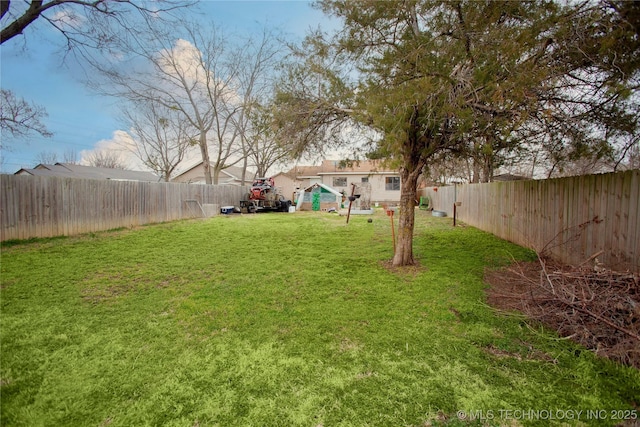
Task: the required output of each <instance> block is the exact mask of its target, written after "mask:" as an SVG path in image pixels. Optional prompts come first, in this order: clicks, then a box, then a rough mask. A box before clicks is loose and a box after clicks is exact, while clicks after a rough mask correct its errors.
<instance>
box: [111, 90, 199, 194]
mask: <svg viewBox="0 0 640 427" xmlns="http://www.w3.org/2000/svg"><path fill="white" fill-rule="evenodd" d="M123 116H124V119H125V122H126V123H127V125H128V126H129V128H130V133H131V136H132V138H133V141H134V144H135V145H134V147H133V149H132V151H133V153H134V154H135V155H136V156H137V157H138V158H139V159H140V160H142V162H143V163H144V164H145V166H147V167H148V168H150V169H151V170H153V171H154V172H156V173H157V174H158V175H159V176H161V177H162V179H164V180H165V181H167V182H168V181H169V180H170V179H171V175H172V174H173V172H174V171H175V170H176V168H177V167H178V166H179V165H180V163H181V162H182V160H184V156H185V154H186V153H187V150H188V149H189V148H190V147H192V146H193V145H195V144H196V142H195V140H194V138H195V135H192V133H194V131H193V128H192V127H191V126H190V125H189V123H188V122H187V120H186V118H185V117H184V116H183V115H182V113H181V112H180V111H177V110H174V109H171V108H166V107H164V106H162V105H159V104H157V103H155V102H153V101H149V102H145V101H142V102H137V103H135V104H134V107H133V108H125V109H123Z"/></svg>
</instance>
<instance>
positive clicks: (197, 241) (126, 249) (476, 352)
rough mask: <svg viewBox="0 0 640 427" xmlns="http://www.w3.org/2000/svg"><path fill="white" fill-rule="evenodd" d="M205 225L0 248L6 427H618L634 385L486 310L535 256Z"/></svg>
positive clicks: (496, 244) (438, 229)
mask: <svg viewBox="0 0 640 427" xmlns="http://www.w3.org/2000/svg"><path fill="white" fill-rule="evenodd" d="M368 218H369V217H367V216H353V217H351V219H350V222H349V224H348V225H347V224H345V218H344V217H340V216H338V215H336V214H327V213H310V212H309V213H304V212H300V213H296V214H258V215H229V216H226V215H223V216H217V217H214V218H211V219H208V220H193V221H179V222H172V223H165V224H159V225H152V226H144V227H139V228H135V229H122V230H113V231H109V232H104V233H95V234H87V235H83V236H79V237H67V238H53V239H39V240H33V241H25V242H10V243H8V244H3V248H2V263H1V280H2V282H1V301H0V302H1V313H0V314H1V317H0V322H1V329H0V339H1V348H0V352H1V353H0V386H1V388H0V392H1V402H0V403H1V405H0V406H1V409H0V411H1V420H0V423H1V424H2V425H5V426H49V425H51V426H54V425H55V426H63V425H72V426H77V425H93V426H107V425H108V426H133V425H158V426H160V425H162V426H165V425H169V426H189V427H191V426H214V425H219V426H325V427H328V426H424V425H438V424H445V425H549V424H563V423H569V424H594V423H598V424H599V425H617V424H620V423H621V422H626V423H627V424H628V425H631V424H632V423H633V422H634V421H635V420H636V418H637V417H638V410H639V408H638V405H640V372H639V371H638V370H636V369H634V368H631V367H626V366H622V365H617V364H614V363H613V362H611V361H608V360H605V359H601V358H597V357H596V356H594V354H593V353H592V352H590V351H586V350H584V349H582V348H580V347H579V346H578V345H577V344H574V343H572V342H571V341H569V340H567V339H563V338H560V337H558V336H557V335H555V334H554V333H553V332H551V331H549V330H546V329H545V328H544V327H542V326H540V325H539V324H537V323H535V322H532V321H527V319H525V318H524V317H523V316H522V315H519V314H515V313H504V312H500V311H497V310H495V309H493V308H491V307H490V306H489V305H488V304H487V303H486V296H485V289H486V286H487V285H486V284H485V282H484V281H483V275H484V272H485V270H486V269H487V268H496V267H501V266H504V265H507V264H509V263H511V262H513V261H517V260H533V259H535V254H534V253H532V252H531V251H529V250H526V249H523V248H521V247H518V246H515V245H513V244H510V243H508V242H506V241H503V240H500V239H498V238H495V237H493V236H492V235H490V234H487V233H484V232H481V231H478V230H477V229H475V228H472V227H466V226H462V227H456V228H453V227H452V226H451V220H450V219H449V218H434V217H432V216H430V215H429V214H428V213H427V212H423V211H418V212H416V235H415V236H416V237H415V241H414V250H415V255H416V256H417V257H418V258H419V260H420V265H419V266H417V267H412V268H405V269H400V270H396V269H390V268H389V267H388V261H389V260H390V258H391V256H392V251H393V248H392V242H391V226H390V222H389V218H388V217H387V216H386V215H385V214H384V212H383V211H378V212H376V214H375V215H374V217H373V222H371V223H369V222H367V219H368Z"/></svg>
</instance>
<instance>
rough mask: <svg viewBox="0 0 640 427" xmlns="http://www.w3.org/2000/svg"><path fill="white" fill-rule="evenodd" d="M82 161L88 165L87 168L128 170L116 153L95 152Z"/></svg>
mask: <svg viewBox="0 0 640 427" xmlns="http://www.w3.org/2000/svg"><path fill="white" fill-rule="evenodd" d="M84 161H85V162H86V163H88V164H89V166H94V167H97V168H109V169H129V167H128V165H127V164H126V163H125V162H124V161H123V160H122V159H121V158H120V155H119V153H118V152H117V151H107V150H102V151H96V152H93V153H91V154H90V155H89V156H87V157H85V159H84Z"/></svg>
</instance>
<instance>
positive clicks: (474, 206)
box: [422, 170, 640, 272]
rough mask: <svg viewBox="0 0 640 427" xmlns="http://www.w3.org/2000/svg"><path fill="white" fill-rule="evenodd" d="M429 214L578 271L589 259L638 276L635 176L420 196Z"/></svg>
mask: <svg viewBox="0 0 640 427" xmlns="http://www.w3.org/2000/svg"><path fill="white" fill-rule="evenodd" d="M422 195H426V196H429V197H431V200H432V203H433V208H434V209H436V210H440V211H445V212H447V214H448V215H449V216H452V215H453V205H454V203H456V202H458V203H459V206H458V207H457V209H456V211H457V219H459V220H460V221H463V222H464V223H466V224H468V225H471V226H474V227H477V228H479V229H481V230H485V231H488V232H490V233H492V234H495V235H496V236H498V237H501V238H503V239H506V240H509V241H512V242H514V243H517V244H519V245H521V246H525V247H529V248H532V249H535V250H537V251H542V250H543V249H544V250H546V251H547V252H548V253H549V254H550V255H552V256H553V257H554V258H556V259H558V260H559V261H562V262H565V263H569V264H573V265H577V264H580V263H582V262H584V261H585V260H587V259H589V258H590V257H591V256H594V255H596V254H599V255H597V258H598V261H600V262H601V263H603V264H604V265H605V266H608V267H610V268H614V269H618V270H627V269H628V270H631V271H635V272H640V216H639V215H638V212H640V170H630V171H625V172H618V173H608V174H602V175H586V176H576V177H569V178H558V179H549V180H544V181H513V182H493V183H489V184H465V185H456V186H448V187H439V188H438V189H437V191H435V190H434V189H433V188H427V189H425V190H423V194H422Z"/></svg>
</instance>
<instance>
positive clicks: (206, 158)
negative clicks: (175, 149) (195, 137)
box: [198, 133, 212, 185]
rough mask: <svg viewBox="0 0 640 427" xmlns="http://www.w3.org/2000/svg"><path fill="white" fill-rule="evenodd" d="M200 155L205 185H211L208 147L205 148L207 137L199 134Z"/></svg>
mask: <svg viewBox="0 0 640 427" xmlns="http://www.w3.org/2000/svg"><path fill="white" fill-rule="evenodd" d="M198 145H200V154H202V169H203V170H204V181H205V183H206V184H208V185H211V183H212V180H211V161H210V160H209V147H207V137H206V135H205V134H203V133H201V134H200V142H199V144H198Z"/></svg>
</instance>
